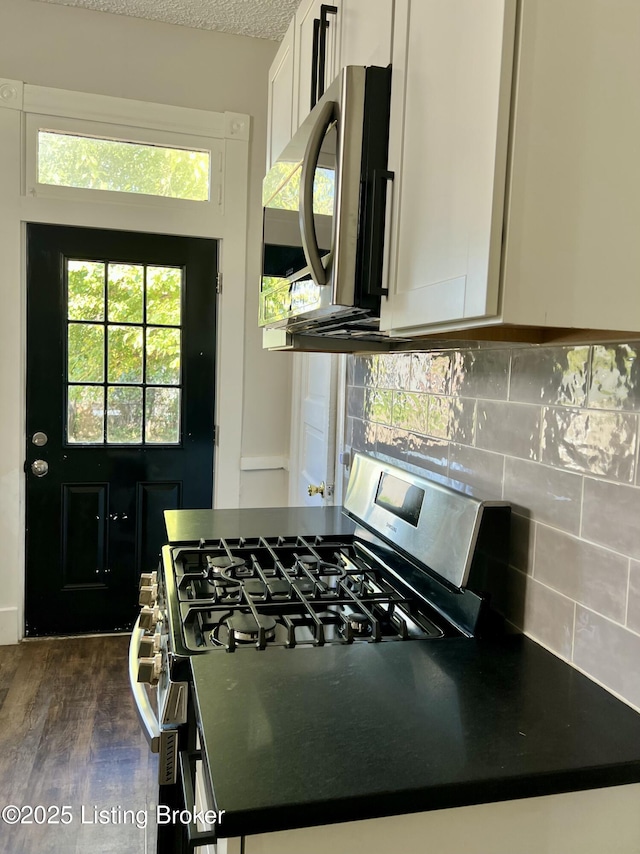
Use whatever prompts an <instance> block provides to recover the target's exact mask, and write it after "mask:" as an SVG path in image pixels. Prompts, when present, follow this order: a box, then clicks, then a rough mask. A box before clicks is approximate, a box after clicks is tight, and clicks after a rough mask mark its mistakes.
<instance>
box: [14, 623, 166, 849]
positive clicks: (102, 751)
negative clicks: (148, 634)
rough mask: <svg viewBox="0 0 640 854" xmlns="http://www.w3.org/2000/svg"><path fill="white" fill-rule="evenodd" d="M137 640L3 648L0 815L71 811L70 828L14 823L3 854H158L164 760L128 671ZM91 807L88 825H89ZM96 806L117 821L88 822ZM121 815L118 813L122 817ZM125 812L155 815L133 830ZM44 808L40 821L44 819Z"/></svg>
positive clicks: (102, 639) (92, 640)
mask: <svg viewBox="0 0 640 854" xmlns="http://www.w3.org/2000/svg"><path fill="white" fill-rule="evenodd" d="M128 642H129V637H128V636H125V635H122V636H117V637H98V638H96V637H92V638H71V639H64V640H62V639H61V640H41V641H28V642H26V643H22V644H19V645H18V646H0V810H1V809H2V808H3V807H6V805H15V806H17V807H20V808H23V816H24V815H25V810H24V807H28V806H31V807H34V808H35V807H36V806H41V807H45V809H46V810H47V812H48V815H49V816H50V817H52V816H53V813H54V811H53V810H51V809H50V808H51V807H62V806H63V805H68V806H70V807H71V810H70V812H71V815H72V817H73V820H72V821H71V823H70V824H68V825H66V826H65V825H62V824H57V825H56V824H44V825H40V824H37V823H35V822H34V823H33V824H28V825H27V824H22V825H15V826H10V825H8V824H7V823H6V822H5V821H3V820H2V819H1V818H0V852H2V854H5V852H6V854H36V852H37V854H74V852H76V854H150V852H153V851H154V850H155V845H154V837H155V827H154V822H153V810H154V808H155V807H154V805H155V803H156V798H157V790H156V780H157V765H156V762H157V759H156V757H155V756H153V755H152V754H151V752H150V751H149V748H148V746H147V743H146V741H145V739H144V736H143V735H142V732H141V730H140V725H139V723H138V720H137V717H136V714H135V711H134V707H133V701H132V699H131V695H130V691H129V683H128V671H127V649H128ZM82 807H84V823H83V822H82V818H83V817H82V813H81V810H82ZM94 808H97V809H98V810H105V811H107V813H106V814H105V819H106V820H107V821H108V823H105V824H99V823H94V824H90V823H88V822H89V820H93V819H94ZM114 808H116V809H115V810H114ZM118 808H120V810H125V809H127V810H134V811H138V810H141V811H143V812H144V815H145V816H147V817H148V825H147V827H146V828H142V827H138V826H137V823H140V824H142V823H143V822H144V818H142V814H140V817H139V819H138V822H134V823H132V822H131V820H129V818H128V816H126V817H125V816H124V814H123V813H121V812H120V813H119V812H118ZM42 812H43V811H42V810H40V811H39V813H38V814H37V815H35V816H34V818H41V817H42V815H41V814H42Z"/></svg>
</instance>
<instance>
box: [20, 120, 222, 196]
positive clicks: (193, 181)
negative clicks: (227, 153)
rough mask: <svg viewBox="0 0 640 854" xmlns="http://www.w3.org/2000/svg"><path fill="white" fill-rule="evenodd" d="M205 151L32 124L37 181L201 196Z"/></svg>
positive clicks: (205, 190)
mask: <svg viewBox="0 0 640 854" xmlns="http://www.w3.org/2000/svg"><path fill="white" fill-rule="evenodd" d="M210 166H211V153H210V152H209V151H203V150H197V149H190V148H177V147H173V146H166V145H154V144H150V143H144V142H135V141H131V140H121V139H106V138H100V137H93V136H82V135H80V134H73V133H68V132H62V131H53V130H46V129H42V128H41V129H39V130H38V155H37V169H38V183H39V184H49V185H51V186H54V187H76V188H79V189H84V190H108V191H111V192H120V193H138V194H142V195H147V196H163V197H166V198H172V199H187V200H190V201H196V202H204V201H208V200H209V198H210V177H209V171H210Z"/></svg>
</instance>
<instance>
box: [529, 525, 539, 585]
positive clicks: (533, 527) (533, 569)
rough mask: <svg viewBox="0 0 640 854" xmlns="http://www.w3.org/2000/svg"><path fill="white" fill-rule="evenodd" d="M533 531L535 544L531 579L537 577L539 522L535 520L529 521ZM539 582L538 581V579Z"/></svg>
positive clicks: (532, 544) (533, 546) (532, 547)
mask: <svg viewBox="0 0 640 854" xmlns="http://www.w3.org/2000/svg"><path fill="white" fill-rule="evenodd" d="M529 521H530V523H531V528H532V530H533V542H532V543H531V578H535V577H536V543H537V540H538V522H536V521H535V519H530V520H529ZM536 581H537V579H536Z"/></svg>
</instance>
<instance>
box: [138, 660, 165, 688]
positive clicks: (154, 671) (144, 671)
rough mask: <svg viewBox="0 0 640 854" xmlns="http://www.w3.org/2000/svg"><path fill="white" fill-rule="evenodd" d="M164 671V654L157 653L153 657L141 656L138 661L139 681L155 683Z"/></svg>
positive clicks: (149, 683) (148, 683)
mask: <svg viewBox="0 0 640 854" xmlns="http://www.w3.org/2000/svg"><path fill="white" fill-rule="evenodd" d="M161 671H162V656H161V655H160V653H159V652H158V653H156V655H154V656H153V657H152V658H141V659H140V660H139V661H138V682H146V683H147V685H155V684H156V683H157V682H158V679H159V678H160V673H161Z"/></svg>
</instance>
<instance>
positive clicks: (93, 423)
mask: <svg viewBox="0 0 640 854" xmlns="http://www.w3.org/2000/svg"><path fill="white" fill-rule="evenodd" d="M66 281H67V442H68V443H69V444H86V445H99V444H114V445H141V444H150V445H151V444H153V445H157V444H164V445H166V444H169V445H171V444H179V442H180V440H181V415H180V412H181V406H180V401H181V391H182V385H181V383H182V328H181V323H182V301H183V293H184V282H183V271H182V269H180V268H177V267H158V266H151V265H146V264H122V263H116V262H111V261H102V260H82V259H68V260H67V261H66Z"/></svg>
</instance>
